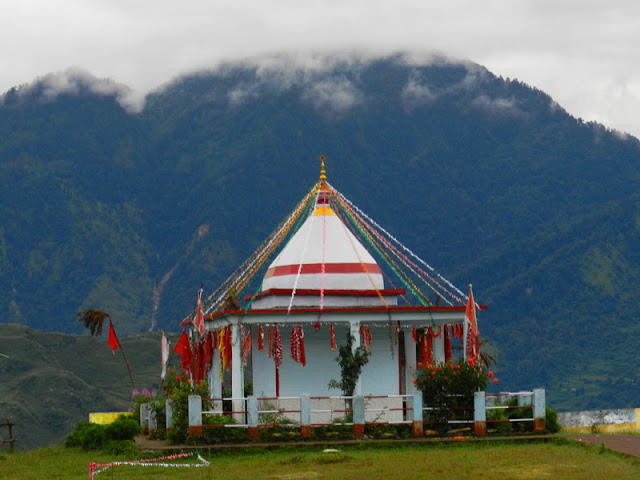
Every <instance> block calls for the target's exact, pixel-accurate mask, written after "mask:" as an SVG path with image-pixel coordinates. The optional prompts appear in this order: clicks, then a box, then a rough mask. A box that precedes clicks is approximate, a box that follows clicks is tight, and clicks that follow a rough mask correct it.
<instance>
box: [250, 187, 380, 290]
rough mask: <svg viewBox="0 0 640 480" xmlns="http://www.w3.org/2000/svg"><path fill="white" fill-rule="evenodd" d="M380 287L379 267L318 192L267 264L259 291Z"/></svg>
mask: <svg viewBox="0 0 640 480" xmlns="http://www.w3.org/2000/svg"><path fill="white" fill-rule="evenodd" d="M271 289H300V290H304V289H311V290H382V289H384V281H383V278H382V273H381V271H380V267H379V266H378V264H377V263H376V261H375V260H374V259H373V257H372V256H371V254H369V252H368V251H367V250H366V249H365V247H364V246H363V245H362V243H360V241H359V240H358V239H357V238H356V237H355V236H354V235H353V234H352V233H351V232H350V231H349V229H348V228H347V226H346V225H345V224H344V223H343V222H342V221H341V220H340V218H339V217H338V216H337V215H336V214H335V212H334V211H333V210H332V209H331V207H330V206H329V202H328V194H327V192H326V191H324V190H322V189H321V191H320V193H319V195H318V199H317V202H316V205H315V209H314V212H313V213H312V214H311V215H309V217H308V218H307V219H306V220H305V222H304V223H303V224H302V226H301V227H300V228H299V229H298V231H297V232H296V233H295V234H294V236H293V237H292V238H291V240H290V241H289V243H287V245H286V246H285V247H284V249H283V250H282V252H280V255H278V257H277V258H276V259H275V260H274V261H273V262H272V263H271V265H270V266H269V269H268V270H267V273H266V274H265V276H264V281H263V284H262V291H263V292H265V291H268V290H271Z"/></svg>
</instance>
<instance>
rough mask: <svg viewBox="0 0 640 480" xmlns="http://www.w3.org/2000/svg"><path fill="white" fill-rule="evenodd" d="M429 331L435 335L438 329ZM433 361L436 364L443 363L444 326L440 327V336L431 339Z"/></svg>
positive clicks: (433, 328)
mask: <svg viewBox="0 0 640 480" xmlns="http://www.w3.org/2000/svg"><path fill="white" fill-rule="evenodd" d="M431 329H432V330H433V331H434V332H435V333H436V334H437V333H438V327H431ZM432 348H433V359H434V360H435V361H436V362H444V325H441V326H440V336H439V337H433V344H432Z"/></svg>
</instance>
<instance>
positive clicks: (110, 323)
mask: <svg viewBox="0 0 640 480" xmlns="http://www.w3.org/2000/svg"><path fill="white" fill-rule="evenodd" d="M109 325H111V328H113V320H111V316H109ZM113 333H114V335H115V333H116V331H115V330H113ZM116 338H117V336H116ZM118 346H119V347H120V351H121V352H122V356H123V357H124V363H125V364H126V365H127V370H128V372H129V379H130V380H131V391H133V390H135V389H136V386H135V384H134V383H133V375H132V374H131V366H130V365H129V360H128V359H127V354H126V353H124V349H123V348H122V344H121V343H120V340H118Z"/></svg>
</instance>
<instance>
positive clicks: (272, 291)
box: [244, 288, 406, 301]
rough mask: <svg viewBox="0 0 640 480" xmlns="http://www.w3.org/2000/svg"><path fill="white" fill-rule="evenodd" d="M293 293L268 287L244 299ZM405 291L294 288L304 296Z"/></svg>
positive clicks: (391, 293) (371, 295)
mask: <svg viewBox="0 0 640 480" xmlns="http://www.w3.org/2000/svg"><path fill="white" fill-rule="evenodd" d="M292 293H293V289H292V288H270V289H269V290H264V291H263V292H258V293H257V294H255V295H245V297H244V300H245V301H249V300H251V299H252V298H259V297H264V296H267V295H291V294H292ZM405 293H406V290H405V289H404V288H389V289H382V290H345V289H342V290H329V289H326V290H324V292H323V291H322V290H318V289H310V288H298V289H297V290H296V295H306V296H314V295H315V296H318V297H319V296H320V295H321V294H324V295H341V296H344V295H351V296H355V297H375V296H377V295H403V294H405Z"/></svg>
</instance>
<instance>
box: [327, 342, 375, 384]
mask: <svg viewBox="0 0 640 480" xmlns="http://www.w3.org/2000/svg"><path fill="white" fill-rule="evenodd" d="M354 340H355V338H354V337H353V335H351V331H350V330H347V343H345V344H344V345H339V346H338V356H337V357H336V362H338V364H339V365H340V381H338V380H331V381H330V382H329V388H339V389H340V390H341V391H342V394H343V395H344V396H346V397H351V396H353V392H354V390H355V388H356V384H357V383H358V379H359V378H360V374H361V373H362V367H364V366H365V365H366V364H367V362H368V361H369V355H370V354H369V352H367V351H366V350H365V349H364V347H362V346H359V347H357V348H355V349H354V348H353V341H354Z"/></svg>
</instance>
